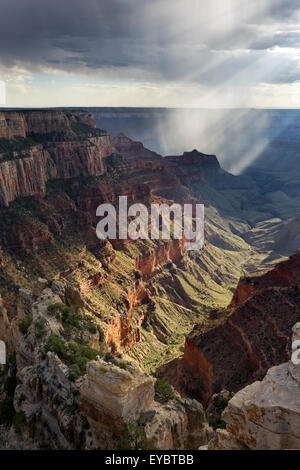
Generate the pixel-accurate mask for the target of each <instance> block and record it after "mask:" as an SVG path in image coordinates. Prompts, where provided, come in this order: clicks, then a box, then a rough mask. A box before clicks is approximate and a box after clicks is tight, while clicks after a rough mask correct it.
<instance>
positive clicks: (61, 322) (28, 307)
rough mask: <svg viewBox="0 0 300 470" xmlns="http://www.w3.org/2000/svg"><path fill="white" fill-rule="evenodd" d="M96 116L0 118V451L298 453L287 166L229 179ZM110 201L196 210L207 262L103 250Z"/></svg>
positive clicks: (176, 247)
mask: <svg viewBox="0 0 300 470" xmlns="http://www.w3.org/2000/svg"><path fill="white" fill-rule="evenodd" d="M105 112H106V113H108V114H106V119H113V118H114V117H112V116H111V112H110V111H107V110H106V111H104V110H102V111H101V113H100V112H99V110H98V109H95V110H93V109H74V110H72V109H45V110H43V109H36V110H34V109H33V110H13V111H7V110H2V111H0V223H1V232H0V292H1V304H0V338H1V340H3V341H4V342H5V344H6V349H7V363H6V365H3V366H0V367H1V376H0V429H1V433H0V447H1V448H4V449H77V450H78V449H80V450H83V449H98V450H99V449H102V450H112V449H115V450H118V449H136V450H137V449H158V450H170V449H177V450H179V449H194V450H196V449H199V448H200V449H203V450H204V449H209V450H219V449H239V450H241V449H293V448H299V446H300V431H299V423H300V408H299V403H300V401H299V393H300V376H299V370H298V368H299V366H296V365H294V364H293V363H292V361H291V353H292V343H293V342H294V341H295V340H297V339H298V337H299V322H300V310H299V301H300V291H299V288H300V251H299V250H298V248H299V238H298V237H299V235H298V233H299V230H298V229H299V212H300V204H299V201H300V190H299V186H298V185H297V181H296V178H297V170H296V168H294V167H293V166H292V163H293V161H294V160H291V163H290V165H289V168H290V171H289V172H287V171H282V172H281V173H280V174H279V173H278V174H276V175H274V172H273V168H272V167H271V168H269V169H268V168H267V169H266V168H259V165H258V164H257V166H256V167H254V166H253V167H252V168H250V167H249V168H248V169H247V170H246V171H244V172H242V173H241V174H239V175H233V174H232V173H230V172H229V171H226V170H225V169H223V168H222V165H221V164H220V162H219V160H218V156H215V155H213V154H206V153H203V152H202V151H201V150H202V149H201V148H199V149H189V148H187V149H185V150H184V151H183V153H182V154H179V155H176V154H175V155H164V156H162V155H160V154H159V153H158V152H155V151H153V150H150V149H148V148H145V147H144V145H143V143H142V142H140V141H137V140H133V139H132V138H130V137H128V136H126V135H125V134H124V132H122V128H120V129H117V132H116V133H115V135H110V134H109V133H108V132H107V131H105V130H102V125H101V117H103V116H104V114H105ZM120 112H121V114H122V111H120ZM127 117H128V116H127ZM103 119H104V118H103ZM117 123H118V126H121V127H124V128H126V125H124V122H123V121H121V122H120V120H119V118H118V121H117ZM103 127H104V126H103ZM297 145H298V144H297ZM294 146H296V144H294ZM274 158H275V156H274ZM296 164H297V162H295V165H296ZM292 181H294V184H293V182H292ZM120 195H123V196H127V198H128V201H129V202H130V203H133V202H134V203H137V202H139V203H143V204H145V205H146V206H147V207H150V205H151V204H152V203H167V204H170V205H171V204H173V203H174V202H175V203H177V204H179V205H180V206H182V207H183V205H184V204H203V205H204V207H205V242H204V247H203V249H202V250H198V251H187V250H185V245H186V240H185V239H184V238H183V239H175V238H173V239H172V238H171V239H170V240H167V239H165V240H164V239H160V240H151V239H150V238H148V239H138V240H131V239H130V238H128V239H126V240H118V239H115V240H108V239H105V240H99V239H98V238H97V236H96V225H97V222H98V217H97V216H96V209H97V207H98V206H99V205H100V204H102V203H111V204H113V205H117V204H118V197H119V196H120ZM284 374H285V375H284ZM284 377H286V379H284ZM270 384H273V386H271V385H270ZM266 410H267V412H268V413H269V415H268V417H267V418H266V417H265V414H266Z"/></svg>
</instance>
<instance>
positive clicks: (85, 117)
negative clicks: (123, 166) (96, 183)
mask: <svg viewBox="0 0 300 470" xmlns="http://www.w3.org/2000/svg"><path fill="white" fill-rule="evenodd" d="M114 151H115V149H114V147H113V145H112V143H111V142H110V138H109V135H108V134H107V133H106V132H103V131H100V130H99V129H96V125H95V123H94V121H93V118H92V116H91V114H89V113H84V112H76V113H63V112H61V111H36V112H35V111H33V112H22V113H9V112H6V113H4V112H2V113H0V205H4V206H7V205H8V203H9V202H11V201H13V200H14V199H15V198H16V197H19V196H33V195H36V196H43V195H44V194H45V192H46V183H47V181H49V180H53V179H64V180H66V179H70V178H74V177H77V176H79V175H81V176H86V177H87V176H91V175H95V176H96V175H101V174H103V163H102V158H103V157H106V156H108V155H110V154H111V153H113V152H114Z"/></svg>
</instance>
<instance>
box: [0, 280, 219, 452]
mask: <svg viewBox="0 0 300 470" xmlns="http://www.w3.org/2000/svg"><path fill="white" fill-rule="evenodd" d="M80 309H81V310H80ZM18 315H19V316H18V326H19V330H20V331H19V332H20V335H19V338H18V339H17V340H16V344H15V350H16V356H15V359H14V360H12V359H10V361H9V364H8V367H7V369H6V371H4V380H1V382H0V402H1V406H2V408H0V411H1V413H3V411H2V410H3V409H7V410H9V413H8V416H10V415H11V416H13V420H12V426H11V429H10V432H8V435H7V436H8V437H7V442H6V443H5V448H12V447H14V441H15V433H14V431H17V432H18V433H19V434H21V435H22V436H23V438H24V443H26V446H27V447H28V448H39V449H41V448H42V449H119V448H134V447H132V445H133V444H132V442H135V437H136V436H143V440H142V441H141V443H140V444H136V445H138V447H137V448H149V449H152V448H153V449H154V448H156V449H196V448H198V447H199V446H200V445H205V444H206V443H207V442H208V441H209V439H210V438H211V437H212V430H211V429H210V427H209V426H208V425H207V424H206V423H205V416H204V411H203V407H202V405H201V404H200V403H199V402H197V401H196V400H190V399H181V398H180V397H179V396H178V395H175V394H173V392H172V396H170V397H169V396H166V398H165V399H164V402H163V403H161V402H158V401H155V381H156V380H155V379H154V378H153V377H152V376H149V375H146V374H144V373H143V372H142V371H141V370H140V368H139V366H138V365H137V364H136V363H135V362H127V361H121V360H120V359H118V358H115V357H113V356H112V355H111V354H110V353H109V352H108V351H107V345H106V343H105V341H103V339H104V337H103V334H101V327H100V325H99V323H97V322H96V321H95V320H94V319H92V318H91V316H90V315H89V314H88V313H87V312H86V311H85V310H84V302H83V301H82V298H81V296H80V292H79V291H78V290H76V289H75V288H73V287H71V286H69V285H67V284H65V283H63V282H61V281H57V280H55V281H52V282H50V283H49V282H47V281H46V280H45V279H39V280H38V281H37V282H36V284H35V285H34V287H33V289H32V290H25V289H23V290H22V291H21V292H20V297H19V304H18ZM6 327H7V328H9V327H10V326H9V325H7V326H6ZM9 377H12V378H13V383H14V385H13V386H10V387H9V388H8V387H7V383H8V380H10V382H11V379H9ZM160 397H161V395H160ZM3 406H4V408H3ZM2 418H3V417H2V416H1V419H2ZM8 424H9V423H7V425H8ZM24 445H25V444H24Z"/></svg>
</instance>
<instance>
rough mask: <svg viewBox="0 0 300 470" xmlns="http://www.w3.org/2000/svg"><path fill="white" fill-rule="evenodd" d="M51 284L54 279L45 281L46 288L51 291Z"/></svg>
mask: <svg viewBox="0 0 300 470" xmlns="http://www.w3.org/2000/svg"><path fill="white" fill-rule="evenodd" d="M53 282H54V279H49V280H48V281H47V284H46V286H47V287H50V289H51V287H52V284H53Z"/></svg>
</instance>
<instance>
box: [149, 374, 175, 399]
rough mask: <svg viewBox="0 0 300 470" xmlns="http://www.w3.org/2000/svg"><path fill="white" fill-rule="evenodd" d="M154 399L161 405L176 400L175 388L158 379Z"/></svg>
mask: <svg viewBox="0 0 300 470" xmlns="http://www.w3.org/2000/svg"><path fill="white" fill-rule="evenodd" d="M154 399H155V400H156V401H158V402H160V403H166V402H168V401H169V400H174V399H175V393H174V390H173V388H172V387H171V385H170V384H168V383H167V382H164V381H163V380H162V379H157V380H156V382H155V396H154Z"/></svg>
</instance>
